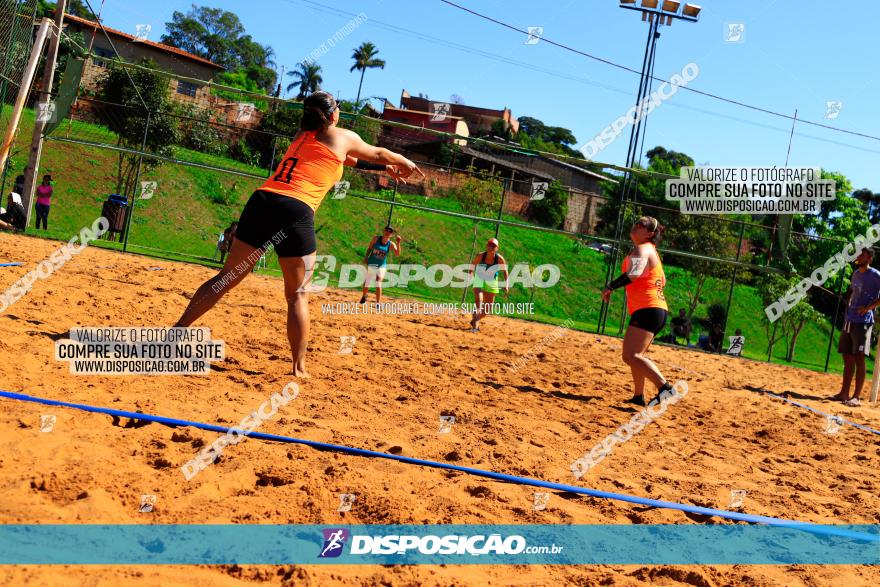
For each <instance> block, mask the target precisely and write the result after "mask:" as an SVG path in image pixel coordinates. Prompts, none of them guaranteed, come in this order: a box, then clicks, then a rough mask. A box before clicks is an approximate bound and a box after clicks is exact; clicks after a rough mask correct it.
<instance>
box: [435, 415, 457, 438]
mask: <svg viewBox="0 0 880 587" xmlns="http://www.w3.org/2000/svg"><path fill="white" fill-rule="evenodd" d="M453 424H455V416H440V430H438V431H437V434H449V433H450V432H452V425H453Z"/></svg>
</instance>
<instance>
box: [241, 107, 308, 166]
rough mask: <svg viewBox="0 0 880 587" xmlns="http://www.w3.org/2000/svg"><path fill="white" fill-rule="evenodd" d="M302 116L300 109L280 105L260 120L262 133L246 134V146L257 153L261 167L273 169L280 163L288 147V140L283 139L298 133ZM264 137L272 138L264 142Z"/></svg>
mask: <svg viewBox="0 0 880 587" xmlns="http://www.w3.org/2000/svg"><path fill="white" fill-rule="evenodd" d="M302 114H303V111H302V108H293V107H292V106H290V105H289V104H281V105H280V107H279V108H277V109H274V110H272V111H271V112H268V113H267V114H266V115H265V116H263V118H262V120H260V127H259V130H260V131H262V132H259V133H248V135H247V141H248V146H249V147H250V148H251V149H252V150H254V151H256V152H258V153H259V157H260V166H261V167H269V168H272V169H274V168H275V167H276V165H277V164H278V163H279V162H280V161H281V158H282V157H284V153H285V152H286V151H287V147H289V146H290V139H289V138H285V137H292V136H294V135H296V133H297V132H298V131H299V123H300V121H301V120H302ZM267 133H270V134H267ZM275 135H281V136H275ZM266 137H272V140H266ZM273 146H274V152H275V159H274V161H273V160H272V152H273Z"/></svg>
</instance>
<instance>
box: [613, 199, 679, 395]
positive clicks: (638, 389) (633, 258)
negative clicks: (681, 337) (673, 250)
mask: <svg viewBox="0 0 880 587" xmlns="http://www.w3.org/2000/svg"><path fill="white" fill-rule="evenodd" d="M663 230H664V229H663V226H662V225H661V224H660V223H659V222H658V221H657V219H656V218H651V217H650V216H643V217H642V218H639V220H638V221H637V222H636V223H635V224H634V225H633V227H632V230H630V232H629V236H630V238H631V239H632V241H633V242H634V243H635V245H636V246H635V248H634V249H633V251H632V253H630V255H629V257H627V258H626V259H624V261H623V273H622V274H621V275H620V277H618V278H617V279H615V280H614V281H612V282H611V283H609V284H608V285H607V286H605V291H603V292H602V299H603V300H605V302H606V303H607V302H608V301H609V300H610V299H611V292H612V291H614V290H615V289H618V288H620V287H624V286H625V287H626V305H627V310H628V311H629V315H630V319H629V326H628V327H627V329H626V334H625V335H624V337H623V360H624V362H625V363H626V364H627V365H629V367H630V369H631V370H632V376H633V387H634V390H633V397H632V399H630V400H628V401H629V402H630V403H634V404H637V405H640V406H644V405H646V403H645V379H646V378H647V379H650V380H651V383H653V384H654V385H656V386H657V389H658V392H657V397H659V396H660V394H661V393H663V392H667V393H668V392H670V391H671V390H672V385H670V384H669V383H668V382H667V381H666V378H665V377H663V374H662V373H660V371H659V370H658V369H657V366H656V365H655V364H654V363H652V362H651V360H650V359H648V357H646V356H645V355H644V352H645V351H647V350H648V347H649V346H651V342H652V341H653V340H654V337H655V336H656V335H657V333H658V332H660V331H661V330H663V327H664V326H665V325H666V317H667V315H668V313H669V312H668V308H667V306H666V298H665V297H664V296H663V288H664V287H665V286H666V275H665V274H664V273H663V264H662V263H661V262H660V255H658V254H657V248H656V243H657V241H658V240H659V239H660V235H661V234H662V233H663Z"/></svg>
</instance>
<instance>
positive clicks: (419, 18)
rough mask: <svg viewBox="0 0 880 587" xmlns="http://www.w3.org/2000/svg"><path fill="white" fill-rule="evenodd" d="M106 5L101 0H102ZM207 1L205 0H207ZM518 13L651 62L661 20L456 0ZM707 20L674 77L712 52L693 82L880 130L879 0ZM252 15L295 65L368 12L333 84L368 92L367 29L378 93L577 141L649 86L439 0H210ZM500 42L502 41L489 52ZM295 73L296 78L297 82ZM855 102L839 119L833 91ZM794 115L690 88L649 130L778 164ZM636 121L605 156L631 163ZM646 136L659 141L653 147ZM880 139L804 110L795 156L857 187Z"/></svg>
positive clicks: (164, 8)
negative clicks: (650, 33)
mask: <svg viewBox="0 0 880 587" xmlns="http://www.w3.org/2000/svg"><path fill="white" fill-rule="evenodd" d="M90 1H91V3H92V6H93V7H95V9H98V6H99V4H100V2H99V0H90ZM197 3H199V2H197ZM457 3H459V4H462V5H465V6H467V7H469V8H471V9H473V10H475V11H478V12H482V13H485V14H487V15H489V16H492V17H494V18H497V19H498V20H502V21H505V22H508V23H510V24H511V25H514V26H516V27H518V28H527V27H529V26H541V27H543V28H544V36H545V37H546V38H549V39H552V40H554V41H556V42H559V43H563V44H565V45H569V46H571V47H574V48H577V49H579V50H582V51H585V52H587V53H591V54H594V55H597V56H600V57H603V58H605V59H608V60H611V61H614V62H616V63H620V64H623V65H627V66H629V67H632V68H634V69H637V70H638V69H640V67H641V63H642V56H643V53H644V46H645V38H646V35H647V24H646V23H643V22H641V20H640V18H639V14H638V13H635V12H632V11H629V10H623V9H621V8H619V7H618V2H617V0H547V1H545V2H534V1H525V0H508V1H501V0H484V1H480V0H477V1H474V0H457ZM696 3H698V4H700V5H702V6H703V12H702V14H701V17H700V22H698V23H689V22H684V21H676V22H674V23H673V24H672V26H671V27H662V28H661V38H660V40H659V42H658V46H657V61H656V66H655V75H656V76H657V77H666V78H668V77H669V76H670V75H672V74H673V73H676V72H679V71H681V69H682V67H684V65H685V64H687V63H689V62H694V63H696V64H697V65H698V66H699V71H700V73H699V76H698V77H697V78H696V79H695V80H693V81H692V82H691V83H690V86H691V87H694V88H697V89H700V90H703V91H706V92H711V93H713V94H717V95H721V96H725V97H727V98H731V99H735V100H737V101H741V102H745V103H748V104H751V105H755V106H759V107H762V108H766V109H769V110H773V111H776V112H783V113H786V114H789V115H791V114H794V111H795V109H797V111H798V118H801V119H805V120H809V121H814V122H820V123H824V124H828V125H830V126H833V127H835V128H840V129H846V130H852V131H856V132H861V133H865V134H869V135H874V136H880V119H878V117H877V115H876V108H875V103H876V101H877V96H878V90H880V83H878V75H877V65H876V59H875V56H874V51H873V50H871V49H870V47H871V43H870V40H871V39H873V38H874V34H873V33H874V27H873V26H872V23H873V22H875V21H876V20H877V19H878V17H880V5H878V4H877V3H866V2H859V3H856V2H853V1H847V0H843V1H841V2H837V3H830V2H818V1H816V0H804V1H803V2H801V3H799V4H800V5H801V7H800V8H798V9H794V7H795V6H796V3H795V2H792V1H790V0H789V1H784V0H740V1H738V2H729V1H720V0H717V1H712V0H704V1H703V2H699V1H697V2H696ZM190 4H191V3H190V2H182V1H180V0H149V2H146V1H142V2H133V1H131V0H106V1H105V4H104V8H103V15H102V18H103V20H104V23H105V24H106V25H107V26H110V27H113V28H118V29H121V30H124V31H128V32H132V33H133V32H134V30H135V26H136V25H137V24H150V25H151V26H152V32H151V34H150V39H151V40H158V38H159V36H160V35H161V34H162V32H163V31H164V25H165V22H167V21H169V20H170V19H171V15H172V13H173V12H174V11H175V10H179V11H181V12H186V11H187V10H188V9H189V7H190ZM199 4H201V5H205V6H211V7H217V8H223V9H226V10H230V11H232V12H235V13H236V14H238V16H239V17H240V18H241V20H242V22H243V23H244V25H245V28H246V30H247V32H248V33H250V34H251V35H252V36H253V37H254V38H255V39H256V40H257V41H259V42H261V43H263V44H268V45H271V46H272V47H273V48H274V49H275V53H276V55H277V61H278V65H279V68H280V66H282V65H283V66H285V67H286V68H287V70H290V69H292V68H293V67H295V66H296V63H297V62H299V61H302V60H303V59H305V58H306V57H307V56H308V55H309V54H310V53H311V52H312V51H313V50H314V49H316V48H317V47H318V46H320V44H321V43H322V42H324V41H326V40H327V38H328V37H330V36H332V35H333V34H334V32H336V31H337V30H338V29H339V28H341V27H342V26H344V25H345V24H346V22H348V21H349V20H350V19H351V18H352V16H353V15H355V14H358V13H364V14H365V15H366V16H367V17H368V20H367V21H366V22H365V23H363V24H362V25H360V26H359V27H358V28H357V29H356V30H355V31H354V32H352V33H351V35H350V36H348V37H347V38H346V39H344V40H343V41H342V42H341V43H340V44H338V45H337V46H336V47H334V48H333V49H332V50H330V51H329V52H328V53H327V54H326V55H324V56H322V57H321V58H320V59H319V60H318V63H319V64H320V65H321V66H322V68H323V77H324V89H325V90H328V91H331V92H333V93H334V94H337V93H339V94H341V96H342V97H343V98H350V99H353V98H354V96H355V94H356V93H357V84H358V72H352V73H349V68H350V67H351V65H352V60H351V53H352V50H353V48H354V47H355V46H357V45H359V44H360V43H361V42H363V41H371V42H373V43H374V44H375V45H376V46H377V47H378V48H379V56H380V57H381V58H383V59H385V60H386V62H387V66H386V67H385V69H384V70H378V69H374V70H369V71H368V72H367V73H366V77H365V80H364V91H363V93H364V95H366V96H383V97H387V98H388V99H389V100H391V101H392V102H393V103H395V104H397V103H398V102H399V98H400V92H401V90H402V89H404V88H405V89H406V90H408V91H409V92H410V93H412V94H417V93H419V92H422V93H425V94H427V95H428V97H429V98H431V99H432V100H442V101H448V100H449V99H450V96H451V95H452V94H458V95H459V96H461V97H462V98H464V101H465V103H467V104H471V105H476V106H484V107H490V108H502V107H504V106H508V107H510V108H511V109H512V110H513V113H514V115H515V116H524V115H525V116H532V117H535V118H539V119H541V120H543V121H544V122H545V123H547V124H549V125H553V126H563V127H566V128H569V129H571V130H572V131H573V132H574V134H575V136H576V137H577V139H578V145H577V146H581V145H583V144H584V143H585V142H586V141H587V140H589V139H590V138H592V137H593V136H595V135H596V134H598V133H599V132H600V131H601V130H602V129H603V128H604V127H606V126H608V125H609V124H610V123H611V122H612V121H614V120H615V119H616V118H618V117H619V116H621V115H622V114H624V113H625V112H626V111H627V109H629V108H630V107H631V106H632V105H633V103H634V101H635V93H636V90H637V86H638V76H637V75H635V74H632V73H628V72H625V71H621V70H618V69H616V68H613V67H611V66H608V65H605V64H602V63H599V62H597V61H594V60H590V59H587V58H585V57H582V56H579V55H576V54H574V53H571V52H568V51H565V50H563V49H560V48H557V47H553V46H551V45H548V44H547V43H544V42H539V43H538V44H536V45H531V44H525V41H526V37H525V35H521V34H520V33H517V32H514V31H511V30H509V29H505V28H503V27H500V26H498V25H495V24H492V23H490V22H487V21H485V20H482V19H479V18H477V17H474V16H472V15H469V14H467V13H465V12H462V11H461V10H458V9H455V8H453V7H450V6H448V5H446V4H444V3H442V2H440V1H439V0H363V1H360V2H356V1H353V0H332V1H331V0H251V1H250V2H245V1H243V0H209V1H206V2H204V3H199ZM734 22H739V23H743V24H744V25H745V32H744V37H743V41H742V42H740V43H729V42H726V41H725V38H724V36H725V29H726V25H727V23H734ZM487 54H491V56H489V55H487ZM289 81H290V79H289V78H286V79H285V85H286V84H287V83H288V82H289ZM827 101H839V102H840V103H842V108H841V109H840V111H839V113H838V115H837V117H836V118H833V119H832V118H825V116H826V102H827ZM790 132H791V121H790V120H786V119H783V118H778V117H775V116H770V115H767V114H762V113H759V112H755V111H752V110H748V109H746V108H742V107H737V106H734V105H731V104H727V103H724V102H720V101H717V100H713V99H710V98H706V97H703V96H699V95H695V94H692V93H689V92H684V91H679V92H678V93H677V94H676V95H675V96H674V97H673V98H672V99H671V100H669V101H667V102H665V103H663V105H662V106H660V107H658V108H657V109H655V110H654V111H653V112H652V113H651V115H650V117H649V120H648V128H647V136H646V141H645V143H646V145H647V148H648V149H649V148H651V147H653V146H655V145H663V146H664V147H666V148H667V149H674V150H676V151H683V152H685V153H687V154H688V155H690V156H691V157H693V158H694V160H695V161H696V162H697V163H698V164H711V165H718V166H772V165H780V166H781V165H783V164H784V163H785V158H786V151H787V149H788V140H789V133H790ZM628 138H629V133H628V130H627V131H625V132H624V133H623V134H621V136H620V137H619V138H618V139H617V140H616V141H615V142H614V143H613V144H612V145H611V146H609V147H608V148H606V149H605V150H604V151H602V152H601V153H600V154H599V155H597V156H596V157H595V159H596V160H599V161H605V162H609V163H614V164H618V165H622V164H623V163H624V161H625V158H626V148H627V141H628ZM646 150H647V149H646ZM878 155H880V141H878V140H873V139H868V138H863V137H858V136H852V135H847V134H844V133H840V132H835V131H832V130H828V129H822V128H817V127H812V126H808V125H806V124H801V123H798V124H797V125H796V127H795V135H794V141H793V144H792V147H791V156H790V161H789V165H792V166H804V167H814V166H816V167H824V168H826V169H830V170H834V171H839V172H841V173H843V174H844V175H846V176H847V177H849V178H850V180H851V181H852V182H853V185H854V187H855V188H857V189H858V188H861V187H868V188H871V189H873V190H874V191H880V166H878V165H877V158H878Z"/></svg>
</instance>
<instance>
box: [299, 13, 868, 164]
mask: <svg viewBox="0 0 880 587" xmlns="http://www.w3.org/2000/svg"><path fill="white" fill-rule="evenodd" d="M283 1H284V2H287V3H289V4H300V5H303V6H306V7H307V8H309V9H311V10H315V11H318V12H324V13H327V14H334V15H336V16H346V17H351V16H357V15H356V14H355V13H353V12H347V11H345V10H341V9H337V8H335V7H331V6H327V5H324V4H321V3H320V2H313V1H310V0H283ZM490 20H491V19H490ZM367 22H369V23H371V24H373V25H376V26H378V27H379V28H383V29H386V30H389V31H391V32H394V33H397V34H401V35H404V36H408V37H412V38H416V39H419V40H422V41H426V42H428V43H434V44H437V45H441V46H445V47H448V48H451V49H454V50H457V51H461V52H463V53H468V54H470V55H478V56H480V57H484V58H486V59H490V60H493V61H497V62H500V63H507V64H509V65H514V66H518V67H522V68H524V69H530V70H532V71H537V72H539V73H544V74H546V75H550V76H553V77H557V78H560V79H567V80H570V81H574V82H578V83H583V84H586V85H591V86H596V87H599V88H602V89H605V90H608V91H611V92H615V93H618V94H623V95H627V96H629V95H631V94H632V92H631V91H630V90H623V89H620V88H615V87H613V86H609V85H607V84H603V83H601V82H597V81H595V80H591V79H589V78H584V77H578V76H575V75H571V74H568V73H563V72H560V71H556V70H553V69H548V68H545V67H541V66H538V65H533V64H531V63H527V62H524V61H518V60H516V59H511V58H509V57H506V56H503V55H499V54H497V53H491V52H488V51H483V50H481V49H476V48H474V47H468V46H466V45H461V44H459V43H454V42H451V41H447V40H445V39H440V38H438V37H433V36H431V35H427V34H424V33H420V32H418V31H413V30H411V29H407V28H404V27H399V26H396V25H392V24H388V23H385V22H382V21H379V20H376V19H373V18H370V19H369V20H368V21H367ZM501 24H502V25H504V23H501ZM504 26H509V25H504ZM513 30H516V31H517V32H523V31H520V29H516V28H515V27H513ZM541 40H542V41H543V40H545V39H544V37H541ZM551 44H552V42H551ZM575 51H576V50H575ZM588 56H589V57H591V58H595V59H597V60H599V61H602V62H603V63H608V64H610V65H613V66H614V67H619V68H622V69H624V70H626V71H628V72H633V73H639V71H638V70H635V69H631V68H629V67H626V66H622V65H618V64H616V63H614V62H611V61H608V60H604V59H602V58H599V57H594V56H592V55H588ZM652 77H653V76H652ZM653 79H655V80H657V79H659V78H653ZM685 89H686V88H685ZM697 93H698V94H704V92H701V91H697ZM667 104H668V105H669V106H671V107H673V108H681V109H683V110H688V111H692V112H701V113H703V114H708V115H711V116H716V117H719V118H727V119H729V120H735V121H736V122H739V123H741V124H746V125H749V126H755V127H759V128H766V129H770V130H777V131H778V130H781V129H779V128H777V127H773V126H768V125H766V124H762V123H760V122H754V121H751V120H745V119H743V118H738V117H736V116H732V115H729V114H721V113H719V112H712V111H709V110H705V109H702V108H699V107H696V106H688V105H684V104H679V103H676V102H668V103H667ZM770 113H771V114H777V113H774V112H770ZM777 115H779V116H782V117H783V118H788V119H791V117H790V116H787V115H782V114H777ZM798 122H808V121H805V120H804V119H802V118H798ZM813 124H814V125H815V126H819V127H822V128H828V129H831V130H836V131H842V132H849V134H855V135H858V136H865V137H867V138H874V139H878V137H873V136H871V135H862V134H861V133H854V132H851V131H844V130H843V129H839V128H836V127H833V126H828V125H823V124H818V123H813ZM795 136H799V137H807V138H810V139H812V140H815V141H818V142H825V143H829V144H833V145H839V146H843V147H847V148H850V149H854V150H857V151H862V152H865V153H877V152H880V151H876V150H874V149H867V148H863V147H857V146H855V145H851V144H848V143H842V142H839V141H835V140H832V139H827V138H820V137H817V136H813V135H806V134H803V133H799V132H796V133H795Z"/></svg>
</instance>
